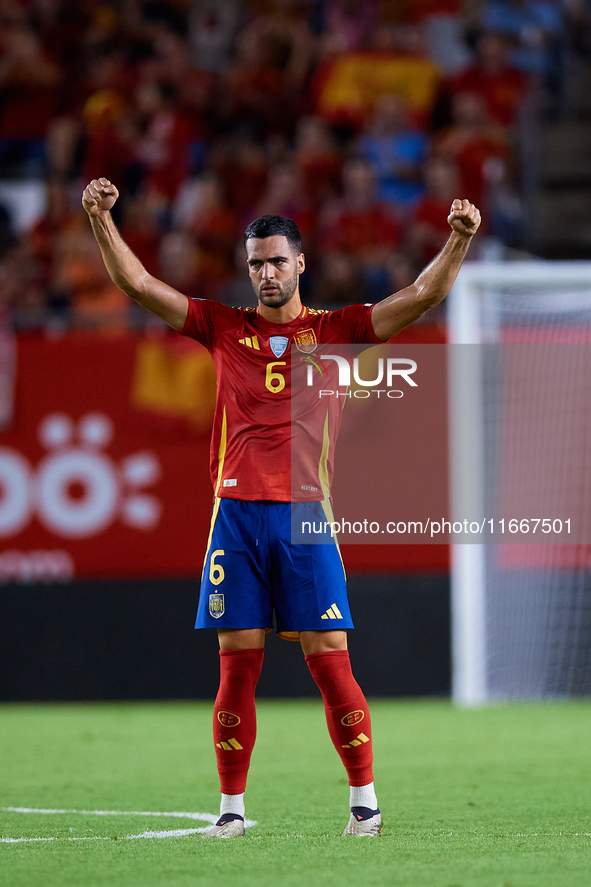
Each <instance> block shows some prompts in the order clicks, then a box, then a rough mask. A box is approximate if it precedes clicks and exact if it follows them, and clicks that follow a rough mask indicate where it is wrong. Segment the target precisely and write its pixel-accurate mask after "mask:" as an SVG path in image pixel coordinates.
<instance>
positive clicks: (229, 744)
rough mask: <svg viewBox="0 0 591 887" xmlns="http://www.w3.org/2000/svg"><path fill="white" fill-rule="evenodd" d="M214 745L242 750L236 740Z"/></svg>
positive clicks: (231, 749)
mask: <svg viewBox="0 0 591 887" xmlns="http://www.w3.org/2000/svg"><path fill="white" fill-rule="evenodd" d="M353 741H355V740H353ZM216 745H217V747H218V748H223V749H224V751H233V750H236V751H242V749H243V746H242V745H240V743H239V742H238V740H237V739H228V741H227V742H224V741H223V740H222V742H216ZM357 745H359V743H357Z"/></svg>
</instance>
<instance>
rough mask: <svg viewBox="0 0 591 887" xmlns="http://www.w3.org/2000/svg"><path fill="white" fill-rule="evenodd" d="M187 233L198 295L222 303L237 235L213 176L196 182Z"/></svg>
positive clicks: (234, 223) (234, 216)
mask: <svg viewBox="0 0 591 887" xmlns="http://www.w3.org/2000/svg"><path fill="white" fill-rule="evenodd" d="M189 231H190V233H191V234H192V235H193V236H194V238H195V242H196V244H197V255H196V275H197V281H198V285H199V287H200V289H201V295H202V297H203V298H210V299H217V300H222V292H223V289H224V287H225V286H226V285H227V284H228V283H229V281H230V280H231V279H232V276H233V274H234V271H235V267H234V257H235V252H236V240H237V239H239V238H240V233H241V232H240V225H239V224H238V220H237V218H236V214H235V213H234V212H233V211H232V210H231V209H230V207H229V206H228V205H227V203H226V201H225V198H224V193H223V188H222V186H221V185H220V182H219V181H218V179H217V178H216V177H215V176H214V175H208V176H206V177H204V178H203V179H202V181H201V182H200V188H199V191H198V202H197V204H196V206H195V208H194V210H193V214H192V218H191V221H190V225H189Z"/></svg>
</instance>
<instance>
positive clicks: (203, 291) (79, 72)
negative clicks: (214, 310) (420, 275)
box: [0, 0, 588, 332]
mask: <svg viewBox="0 0 591 887" xmlns="http://www.w3.org/2000/svg"><path fill="white" fill-rule="evenodd" d="M586 9H587V7H586V4H585V3H584V2H583V0H580V2H578V0H570V2H560V0H20V2H17V0H0V176H1V177H2V178H5V179H6V178H12V179H14V178H16V179H30V180H42V181H43V182H44V188H45V211H44V214H43V215H42V217H41V218H38V219H36V220H35V221H34V222H33V224H32V225H31V226H30V227H29V228H28V229H27V230H24V231H18V232H17V231H16V230H15V226H14V220H13V218H12V217H11V213H10V211H9V209H8V208H7V207H5V206H0V304H2V305H4V308H5V311H6V309H7V308H9V309H11V310H12V311H13V313H14V312H16V316H17V317H20V318H26V321H24V320H23V321H22V323H23V324H25V325H29V326H32V327H35V324H36V323H37V321H36V320H35V318H36V317H38V318H39V321H38V322H39V323H45V320H42V318H46V317H47V316H50V317H51V318H53V320H54V321H59V320H60V319H62V320H67V322H70V321H71V319H72V318H74V322H75V324H76V325H77V326H79V327H88V328H95V327H96V326H99V327H101V328H102V329H103V330H104V331H109V332H111V331H115V330H118V329H121V328H122V327H125V326H126V325H128V324H130V323H131V324H132V323H134V322H136V321H137V319H138V316H137V315H136V314H135V313H134V309H133V307H132V306H131V305H130V303H129V302H128V300H126V298H125V297H124V296H123V294H122V293H120V292H119V290H117V288H116V287H114V286H113V285H112V284H111V282H110V280H109V278H108V276H107V275H106V272H105V270H104V268H103V265H102V261H101V259H100V255H99V253H98V250H97V248H96V245H95V243H94V240H93V238H92V234H91V231H90V227H89V225H88V223H87V221H86V218H85V216H84V214H83V213H82V212H81V205H80V196H81V192H82V189H83V187H84V186H85V184H86V183H87V182H88V181H89V180H90V179H92V178H96V177H100V176H106V177H107V178H109V179H111V180H112V181H113V182H114V183H115V184H116V185H117V187H118V188H119V191H120V194H121V196H120V200H119V202H118V203H117V205H116V207H115V210H114V215H115V217H116V222H117V224H118V226H119V228H120V230H121V233H122V235H123V237H124V238H125V240H126V241H127V243H128V244H129V246H130V247H131V248H132V249H133V250H134V252H135V253H136V254H137V255H138V256H139V258H140V259H141V261H142V262H143V263H144V265H145V266H146V268H147V269H148V270H149V271H150V272H151V273H153V274H155V275H157V276H160V277H162V279H164V280H166V281H167V282H168V283H170V284H171V285H173V286H175V287H177V288H178V289H179V290H181V291H182V292H184V293H186V294H187V295H189V296H201V297H207V298H212V299H217V300H220V301H224V302H226V303H228V304H253V298H254V297H253V294H252V291H251V289H250V284H249V282H248V278H247V275H246V269H245V262H244V254H243V248H242V233H243V231H244V228H245V226H246V225H247V224H248V223H249V222H250V221H251V220H252V219H253V218H256V217H258V216H261V215H264V214H266V213H272V214H279V215H284V216H289V217H290V218H292V219H294V220H295V221H296V222H297V224H298V225H299V227H300V229H301V232H302V235H303V241H304V251H305V253H306V259H307V268H308V271H307V273H306V274H305V275H304V277H303V278H302V290H303V296H304V297H305V299H306V300H307V301H308V302H309V303H312V304H317V305H320V306H327V307H333V306H336V305H342V304H346V303H350V302H360V301H377V300H378V299H381V298H383V297H384V296H385V295H387V294H388V293H390V292H392V291H394V290H397V289H399V288H401V287H403V286H405V285H406V284H408V283H409V282H411V281H412V280H413V279H414V277H415V276H416V273H417V271H418V270H419V269H420V268H421V267H423V266H424V265H425V264H426V263H427V262H428V261H430V259H431V258H433V256H434V255H435V254H436V252H437V251H438V250H439V249H440V247H441V246H442V245H443V243H444V242H445V240H446V238H447V235H448V232H449V228H448V226H447V221H446V219H447V214H448V212H449V205H450V203H451V200H452V199H453V198H455V197H463V198H464V197H465V198H468V199H469V200H471V201H472V202H474V203H476V204H477V205H478V206H479V207H480V208H481V209H482V212H483V216H484V220H485V221H484V233H485V234H488V235H491V236H494V237H496V238H499V239H500V240H502V241H503V242H504V243H506V244H509V245H519V239H520V232H521V215H520V182H521V176H522V173H521V167H522V162H523V160H522V153H521V152H520V150H519V136H520V132H521V130H522V128H523V119H524V114H525V113H526V109H527V107H528V103H530V102H531V101H532V96H534V97H535V96H536V95H539V94H540V93H545V94H547V95H555V96H556V95H559V92H560V82H561V76H562V71H561V66H562V59H563V47H564V45H565V43H566V42H568V43H569V45H572V44H573V42H574V43H577V41H578V42H579V43H581V44H584V45H583V46H582V51H586V50H587V48H588V47H587V45H586V42H587V38H586V35H587V33H588V23H587V11H586Z"/></svg>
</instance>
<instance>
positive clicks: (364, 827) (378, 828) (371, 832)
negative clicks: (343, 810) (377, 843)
mask: <svg viewBox="0 0 591 887" xmlns="http://www.w3.org/2000/svg"><path fill="white" fill-rule="evenodd" d="M368 814H369V815H368ZM383 829H384V825H383V823H382V814H381V813H380V811H379V810H368V809H367V807H353V809H352V810H351V818H350V819H349V822H348V823H347V827H346V829H345V831H344V832H343V835H345V836H352V837H356V838H377V836H378V835H381V834H382V831H383Z"/></svg>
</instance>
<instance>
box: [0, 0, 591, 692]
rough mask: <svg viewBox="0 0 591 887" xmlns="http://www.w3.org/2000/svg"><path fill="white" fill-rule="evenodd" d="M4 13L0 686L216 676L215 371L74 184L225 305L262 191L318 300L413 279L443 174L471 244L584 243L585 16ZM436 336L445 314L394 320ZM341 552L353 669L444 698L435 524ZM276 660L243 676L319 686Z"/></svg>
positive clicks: (0, 91)
mask: <svg viewBox="0 0 591 887" xmlns="http://www.w3.org/2000/svg"><path fill="white" fill-rule="evenodd" d="M0 18H1V25H0V28H1V30H0V46H1V51H2V56H1V58H0V287H1V289H0V429H1V430H0V447H1V448H2V449H1V453H0V477H1V480H0V539H1V546H0V581H1V582H2V583H3V587H2V589H1V591H0V609H1V613H0V649H1V652H0V657H1V658H0V698H1V699H3V700H59V699H68V700H71V699H81V700H85V699H129V698H163V697H166V696H170V697H173V698H199V697H204V698H211V697H212V695H213V694H214V693H215V687H216V683H217V662H216V657H215V655H214V651H215V647H216V641H215V637H213V636H209V635H208V636H206V635H205V633H202V634H200V635H199V636H196V635H195V633H194V632H193V630H192V622H193V618H194V611H195V608H196V600H197V585H198V576H199V573H200V569H201V563H202V559H203V553H204V547H205V541H206V536H207V527H208V524H209V511H210V505H211V487H210V482H209V477H208V471H207V450H208V435H209V427H210V422H211V414H212V405H213V397H214V381H213V376H212V370H211V364H210V362H209V358H208V357H207V354H206V353H205V352H204V351H203V349H201V348H200V347H199V346H196V345H195V344H194V343H192V342H188V341H185V340H180V339H179V338H178V337H177V336H176V335H174V334H172V333H171V332H170V331H168V330H167V329H166V328H164V327H163V326H162V325H161V324H160V323H159V322H157V321H155V320H154V319H152V318H150V317H148V316H147V315H144V314H142V313H141V312H140V311H139V310H138V309H136V307H135V306H134V305H132V304H128V303H127V301H126V298H125V297H124V296H123V295H122V294H121V293H120V292H119V291H118V290H117V289H116V288H115V287H114V286H113V285H112V284H111V282H110V280H109V279H108V277H107V276H106V273H105V271H104V268H103V265H102V261H101V259H100V255H99V253H98V250H97V248H96V246H95V244H94V240H93V238H92V235H91V232H90V229H89V226H88V223H87V221H86V218H85V216H84V214H83V213H82V212H81V210H80V194H81V191H82V189H83V187H84V185H85V184H86V182H87V181H88V180H89V179H90V178H92V177H95V176H100V175H106V176H107V177H109V178H111V179H112V180H113V181H114V182H115V183H116V184H117V186H118V187H119V189H120V191H121V198H120V201H119V203H118V204H117V207H116V217H117V218H116V220H117V222H118V224H119V226H120V228H121V231H122V234H123V236H124V238H125V239H126V241H127V242H128V243H129V244H130V246H131V247H132V248H133V249H134V251H135V252H136V253H137V254H138V256H139V257H140V258H141V260H142V261H143V262H144V263H145V265H146V267H147V268H148V269H149V270H150V271H151V272H152V273H154V274H156V275H158V276H161V277H162V278H163V279H165V280H166V281H167V282H169V283H171V284H172V285H174V286H176V287H177V288H178V289H180V290H182V291H183V292H185V293H187V294H188V295H200V296H206V297H208V298H214V299H218V300H220V301H224V302H226V303H228V304H252V301H253V295H252V292H249V289H250V285H249V283H248V280H247V279H246V275H245V271H244V269H243V267H242V255H241V232H242V231H243V229H244V227H245V225H246V224H247V223H248V222H249V221H250V220H251V219H252V218H254V217H256V216H258V215H261V214H263V213H279V214H282V215H287V216H290V217H292V218H294V219H295V220H296V221H297V222H298V224H299V226H300V228H301V230H302V233H303V236H304V249H305V252H306V256H307V261H308V270H307V272H306V275H305V277H304V278H302V284H303V297H304V300H305V301H306V302H307V303H308V304H311V305H315V306H318V307H328V308H333V307H337V306H340V305H343V304H348V303H352V302H359V301H377V300H379V299H380V298H383V297H384V296H385V295H387V294H388V293H389V292H391V291H393V290H396V289H399V288H400V287H402V286H404V285H405V284H406V283H408V282H410V281H411V280H413V279H414V277H415V275H416V273H417V271H418V270H419V269H420V268H421V267H422V266H423V265H424V264H425V263H426V262H427V261H428V260H429V259H430V258H432V256H433V255H434V254H435V253H436V252H437V250H438V249H439V247H440V246H441V245H442V244H443V242H444V240H445V238H446V236H447V233H446V232H447V230H448V229H447V225H446V215H447V212H448V207H449V203H450V201H451V199H452V198H453V197H456V196H458V194H460V195H461V196H465V197H468V198H469V199H470V200H472V201H473V202H475V203H476V204H478V205H479V206H480V207H481V208H482V211H483V216H484V219H485V222H484V228H483V231H482V233H481V234H480V235H479V238H478V241H477V243H475V244H473V246H472V248H471V253H470V257H469V260H470V261H479V260H481V259H487V260H490V259H497V260H498V261H512V260H514V259H522V258H524V257H525V258H527V257H528V256H531V255H534V254H536V255H541V256H546V257H550V258H552V257H557V256H562V257H569V258H585V257H588V256H589V251H590V245H591V227H590V226H589V221H588V220H591V216H590V210H589V206H591V201H589V200H588V195H589V186H590V185H591V163H590V159H591V155H590V154H589V151H588V148H589V145H588V135H587V119H588V118H587V117H586V116H585V115H586V114H588V112H589V108H588V106H587V105H586V102H588V94H589V90H587V89H586V84H587V83H588V82H590V81H589V70H590V68H589V37H590V30H589V15H588V9H587V7H586V5H585V4H584V3H582V2H581V3H577V2H576V0H572V2H569V3H559V2H557V0H547V2H537V0H528V2H525V3H524V4H519V3H513V2H510V0H489V2H478V0H466V2H461V0H406V2H402V0H400V2H396V0H395V2H388V0H375V2H370V0H368V2H364V3H363V4H356V3H350V2H346V0H340V2H339V0H332V2H331V0H326V2H305V0H301V2H297V0H293V2H291V0H275V2H273V0H268V2H264V0H261V2H258V3H257V2H239V0H227V2H224V3H223V4H216V3H215V2H208V0H202V2H193V3H191V2H185V0H169V2H143V3H142V2H136V0H129V2H112V3H107V2H90V0H87V2H78V3H73V2H68V0H63V2H59V0H50V2H47V0H46V2H41V0H39V2H35V0H32V2H22V3H17V2H14V0H6V2H4V3H2V4H0ZM586 189H587V190H586ZM575 215H576V218H577V225H576V230H573V226H572V224H568V222H567V220H570V219H572V218H573V217H574V216H575ZM564 222H567V224H566V225H565V224H563V223H564ZM565 228H568V231H567V233H565ZM567 234H568V236H567ZM445 335H446V333H445V309H441V310H439V309H438V310H437V311H436V312H431V313H430V315H429V316H428V318H427V319H426V321H425V322H424V323H418V324H416V325H415V326H413V327H412V329H410V330H409V331H408V332H407V333H405V334H404V335H403V336H401V337H398V339H397V341H398V342H413V343H423V342H438V343H440V342H444V341H445ZM419 483H420V478H417V484H419ZM344 557H345V562H346V565H347V568H348V572H349V576H350V593H351V604H352V610H353V614H354V617H355V619H356V622H357V625H358V629H359V631H358V632H356V633H353V635H352V637H351V648H352V650H353V653H354V661H355V664H356V672H357V674H358V677H359V679H360V682H361V684H362V685H363V686H366V687H368V686H370V685H371V688H372V689H371V693H372V695H381V696H404V695H429V696H433V695H442V696H445V695H448V694H449V689H450V644H449V623H450V619H449V579H448V569H449V559H448V551H447V549H446V548H445V546H419V545H413V546H376V547H372V546H347V547H346V548H345V550H344ZM370 636H371V649H370V647H369V644H368V643H367V639H368V638H369V637H370ZM376 656H377V657H378V658H379V661H380V668H379V669H378V670H377V672H376V669H375V660H376ZM267 659H268V662H267V667H266V668H265V670H264V675H263V678H262V679H261V684H260V690H259V694H260V695H269V696H285V695H294V696H306V695H315V694H316V691H315V688H314V686H313V684H312V682H311V679H310V678H309V676H308V674H307V671H306V669H305V667H304V665H303V663H302V662H301V655H300V654H299V651H298V650H297V649H296V648H295V645H289V644H284V643H280V642H278V641H276V640H275V639H273V640H270V641H269V643H268V648H267ZM298 663H299V664H298Z"/></svg>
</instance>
